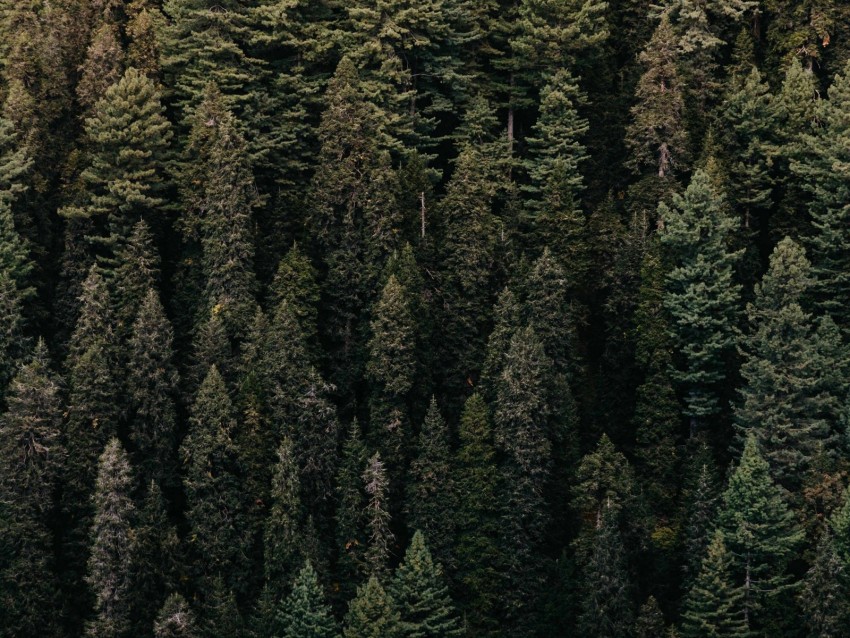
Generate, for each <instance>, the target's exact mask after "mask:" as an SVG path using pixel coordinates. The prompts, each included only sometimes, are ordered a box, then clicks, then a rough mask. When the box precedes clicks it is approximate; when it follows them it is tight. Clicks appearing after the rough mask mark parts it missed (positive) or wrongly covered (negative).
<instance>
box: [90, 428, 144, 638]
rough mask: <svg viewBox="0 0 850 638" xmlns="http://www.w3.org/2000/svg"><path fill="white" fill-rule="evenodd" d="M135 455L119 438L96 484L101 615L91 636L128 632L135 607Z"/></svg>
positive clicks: (94, 533) (95, 568)
mask: <svg viewBox="0 0 850 638" xmlns="http://www.w3.org/2000/svg"><path fill="white" fill-rule="evenodd" d="M132 489H133V478H132V474H131V470H130V459H129V457H128V456H127V453H126V452H125V451H124V449H123V448H122V447H121V443H120V442H119V441H118V439H114V438H113V439H111V440H110V441H109V443H107V445H106V449H105V450H104V451H103V454H102V455H101V457H100V463H99V468H98V475H97V484H96V485H95V493H94V498H93V500H94V506H95V515H94V523H93V526H92V530H91V540H92V545H91V554H90V555H89V559H88V575H87V577H86V581H87V582H88V584H89V586H90V587H91V590H92V593H93V594H94V600H95V617H94V619H92V620H91V621H90V622H89V623H88V625H87V626H86V636H90V637H91V638H96V637H98V638H99V637H101V636H127V635H129V631H130V610H131V606H132V592H131V579H130V574H131V561H132V541H131V539H132V531H131V526H132V524H133V517H134V514H135V508H134V506H133V501H132V498H131V491H132Z"/></svg>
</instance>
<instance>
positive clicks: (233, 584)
mask: <svg viewBox="0 0 850 638" xmlns="http://www.w3.org/2000/svg"><path fill="white" fill-rule="evenodd" d="M235 428H236V421H235V419H234V416H233V405H232V403H231V401H230V397H229V396H228V394H227V389H226V387H225V385H224V381H223V379H222V378H221V375H220V374H219V372H218V370H217V368H216V367H215V366H213V367H212V368H210V371H209V373H208V374H207V377H206V379H205V380H204V382H203V384H202V385H201V388H200V389H199V390H198V396H197V398H196V399H195V404H194V406H193V407H192V414H191V417H190V419H189V433H188V434H187V435H186V438H185V439H184V440H183V444H182V445H181V447H180V452H181V457H182V459H183V464H184V467H185V468H186V469H185V473H184V477H183V487H184V490H185V493H186V505H187V508H186V518H187V519H188V522H189V525H190V527H191V535H190V537H189V538H190V543H189V551H190V555H191V556H192V560H193V565H194V566H195V569H194V570H193V571H194V576H195V578H196V579H197V581H198V583H199V585H200V584H203V587H204V588H205V590H206V592H210V588H211V586H212V584H213V582H212V581H213V580H214V579H215V578H216V577H218V578H219V579H222V582H221V583H220V587H219V591H217V592H214V593H215V594H216V595H218V596H219V599H218V600H217V601H212V602H215V603H216V604H217V605H224V604H225V603H226V598H227V597H228V596H229V595H230V594H228V592H229V591H232V590H237V591H241V590H242V589H244V588H246V587H247V586H248V574H249V573H250V567H251V565H250V563H249V562H248V560H247V556H248V547H249V543H250V538H249V530H248V528H247V525H246V507H247V504H246V495H245V494H244V493H243V492H242V472H243V467H242V462H241V459H240V458H239V453H238V450H237V449H236V446H235V445H234V443H233V439H232V437H233V435H234V433H235ZM225 578H226V579H227V580H226V581H224V580H223V579H225ZM228 583H229V585H230V586H228ZM210 595H212V594H210Z"/></svg>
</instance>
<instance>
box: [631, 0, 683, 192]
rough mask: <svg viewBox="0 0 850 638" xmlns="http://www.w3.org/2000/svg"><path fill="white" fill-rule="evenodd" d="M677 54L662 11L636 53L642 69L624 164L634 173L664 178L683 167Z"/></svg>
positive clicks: (681, 102) (680, 99) (680, 94)
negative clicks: (641, 49)
mask: <svg viewBox="0 0 850 638" xmlns="http://www.w3.org/2000/svg"><path fill="white" fill-rule="evenodd" d="M678 57H679V54H678V51H677V47H676V38H675V34H674V32H673V27H672V25H671V24H670V19H669V17H668V15H667V14H666V13H664V14H662V16H661V22H660V23H659V24H658V27H657V28H656V29H655V33H654V34H653V35H652V39H651V40H650V41H649V43H648V44H647V45H646V48H645V49H644V50H643V52H642V53H641V54H640V62H641V64H642V65H643V67H644V69H645V70H644V73H643V75H642V76H641V78H640V80H639V81H638V84H637V88H636V89H635V98H636V103H635V105H634V106H633V107H632V110H631V114H632V121H631V123H630V124H629V126H628V128H627V129H626V140H625V141H626V146H627V147H628V148H629V150H630V152H631V156H630V157H629V160H628V165H629V167H630V168H632V169H633V170H634V171H635V172H637V173H643V174H646V173H655V174H657V175H658V177H660V178H664V177H667V176H668V175H671V174H675V173H677V172H683V171H684V170H686V168H687V165H688V164H687V163H688V133H687V129H686V128H685V124H684V121H683V117H684V108H685V107H684V98H683V95H682V87H681V82H680V80H679V74H678V71H677V64H678Z"/></svg>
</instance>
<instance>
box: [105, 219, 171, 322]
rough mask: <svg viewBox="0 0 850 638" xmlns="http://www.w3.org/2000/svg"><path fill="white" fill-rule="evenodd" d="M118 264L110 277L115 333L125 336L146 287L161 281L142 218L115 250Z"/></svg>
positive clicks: (149, 233)
mask: <svg viewBox="0 0 850 638" xmlns="http://www.w3.org/2000/svg"><path fill="white" fill-rule="evenodd" d="M116 261H117V262H118V265H117V266H116V267H115V278H114V279H113V282H114V283H113V291H114V292H113V295H112V296H113V302H114V303H115V316H116V319H117V323H118V333H119V334H120V335H121V336H122V337H124V336H125V335H126V334H127V333H128V332H129V331H130V328H131V326H132V325H133V321H134V320H135V318H136V315H137V314H138V312H139V307H140V306H141V305H142V302H143V301H144V300H145V297H146V295H147V294H148V291H149V290H150V289H151V288H154V289H155V288H156V286H157V285H158V284H159V282H160V259H159V254H158V252H157V249H156V246H155V244H154V238H153V234H152V233H151V228H150V226H149V225H148V223H147V222H146V221H145V220H144V219H140V220H139V221H138V222H136V224H135V226H133V232H132V233H131V234H130V237H129V238H128V239H127V243H125V244H122V245H121V247H120V249H119V250H118V251H117V254H116Z"/></svg>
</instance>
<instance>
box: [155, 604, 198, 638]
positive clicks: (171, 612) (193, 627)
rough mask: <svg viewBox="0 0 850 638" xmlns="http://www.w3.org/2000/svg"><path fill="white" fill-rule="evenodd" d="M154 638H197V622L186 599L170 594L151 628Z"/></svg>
mask: <svg viewBox="0 0 850 638" xmlns="http://www.w3.org/2000/svg"><path fill="white" fill-rule="evenodd" d="M153 635H154V638H199V637H200V635H201V634H200V631H199V630H198V626H197V621H196V620H195V615H194V614H193V613H192V610H191V609H189V605H188V604H186V599H185V598H183V596H181V595H180V594H171V595H170V596H169V597H168V598H167V599H166V601H165V603H163V605H162V609H161V610H160V612H159V614H158V615H157V618H156V622H155V623H154V626H153Z"/></svg>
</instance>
